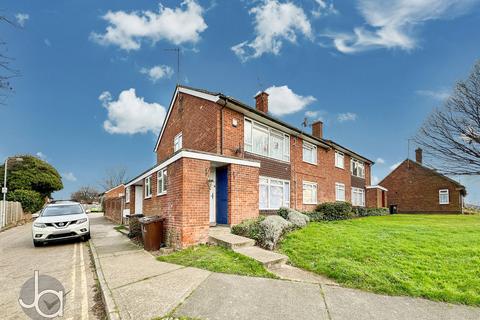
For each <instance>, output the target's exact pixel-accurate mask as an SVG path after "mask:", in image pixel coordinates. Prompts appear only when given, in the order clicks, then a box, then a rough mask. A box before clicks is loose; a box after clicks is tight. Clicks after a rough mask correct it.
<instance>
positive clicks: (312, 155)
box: [303, 141, 317, 164]
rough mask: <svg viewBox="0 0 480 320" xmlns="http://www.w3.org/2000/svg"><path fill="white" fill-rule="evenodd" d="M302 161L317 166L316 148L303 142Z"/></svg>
mask: <svg viewBox="0 0 480 320" xmlns="http://www.w3.org/2000/svg"><path fill="white" fill-rule="evenodd" d="M303 161H304V162H308V163H311V164H317V147H316V146H314V145H313V144H311V143H308V142H305V141H303Z"/></svg>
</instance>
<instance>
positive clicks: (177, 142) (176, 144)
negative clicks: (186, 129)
mask: <svg viewBox="0 0 480 320" xmlns="http://www.w3.org/2000/svg"><path fill="white" fill-rule="evenodd" d="M182 147H183V132H180V133H179V134H177V135H176V136H175V138H173V152H177V151H178V150H180V149H182Z"/></svg>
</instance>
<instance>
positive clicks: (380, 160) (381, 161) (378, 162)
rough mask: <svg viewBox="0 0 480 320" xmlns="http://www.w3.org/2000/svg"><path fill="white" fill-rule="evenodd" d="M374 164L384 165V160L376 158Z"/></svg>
mask: <svg viewBox="0 0 480 320" xmlns="http://www.w3.org/2000/svg"><path fill="white" fill-rule="evenodd" d="M375 163H377V164H385V160H383V158H377V160H375Z"/></svg>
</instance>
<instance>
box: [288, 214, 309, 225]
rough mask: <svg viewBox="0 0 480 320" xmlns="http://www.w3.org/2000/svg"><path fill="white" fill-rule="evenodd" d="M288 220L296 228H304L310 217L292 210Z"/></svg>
mask: <svg viewBox="0 0 480 320" xmlns="http://www.w3.org/2000/svg"><path fill="white" fill-rule="evenodd" d="M288 221H290V222H291V223H292V224H293V226H294V227H295V228H303V227H305V226H306V225H307V223H308V222H310V218H309V217H308V216H307V215H305V214H303V213H300V212H298V211H295V210H290V211H289V213H288Z"/></svg>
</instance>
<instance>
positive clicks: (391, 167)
mask: <svg viewBox="0 0 480 320" xmlns="http://www.w3.org/2000/svg"><path fill="white" fill-rule="evenodd" d="M401 163H402V162H397V163H394V164H392V165H391V166H390V170H394V169H395V168H396V167H398V166H399V165H400V164H401Z"/></svg>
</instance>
